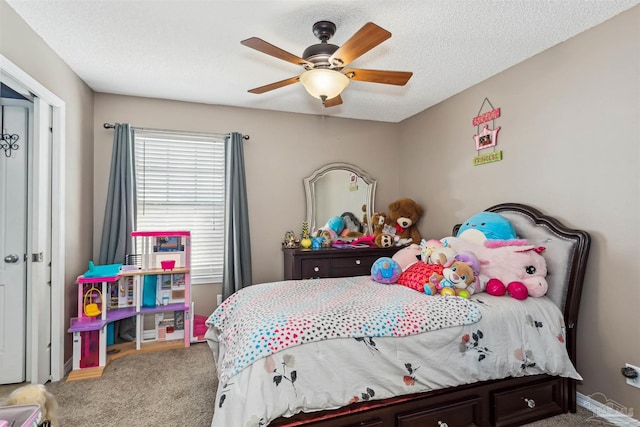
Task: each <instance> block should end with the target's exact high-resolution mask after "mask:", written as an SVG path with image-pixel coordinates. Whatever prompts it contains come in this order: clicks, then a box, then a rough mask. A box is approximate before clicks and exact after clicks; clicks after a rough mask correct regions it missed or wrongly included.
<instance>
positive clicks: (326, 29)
mask: <svg viewBox="0 0 640 427" xmlns="http://www.w3.org/2000/svg"><path fill="white" fill-rule="evenodd" d="M335 32H336V24H334V23H333V22H330V21H318V22H316V23H315V24H313V34H314V35H315V36H316V37H317V38H318V39H319V40H320V43H318V44H314V45H311V46H309V47H308V48H306V49H305V50H304V52H302V57H303V58H304V59H306V60H307V61H309V62H311V63H312V64H313V65H314V68H329V67H330V66H331V64H330V63H329V58H330V57H331V55H333V53H334V52H335V51H336V50H338V46H336V45H334V44H330V43H327V41H328V40H329V39H330V38H331V37H333V35H334V34H335Z"/></svg>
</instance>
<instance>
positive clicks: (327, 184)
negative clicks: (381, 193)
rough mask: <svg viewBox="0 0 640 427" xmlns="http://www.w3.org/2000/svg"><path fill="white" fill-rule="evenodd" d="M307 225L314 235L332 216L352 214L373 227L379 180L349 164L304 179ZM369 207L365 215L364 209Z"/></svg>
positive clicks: (320, 170)
mask: <svg viewBox="0 0 640 427" xmlns="http://www.w3.org/2000/svg"><path fill="white" fill-rule="evenodd" d="M304 190H305V193H306V197H307V222H308V223H309V229H310V230H311V231H313V230H316V229H318V228H320V227H322V226H324V225H325V224H326V223H327V221H328V220H329V218H331V217H332V216H341V215H342V214H344V213H345V212H351V213H352V214H354V215H355V217H356V218H358V219H360V221H362V220H363V219H364V218H366V224H369V223H370V221H369V219H370V218H371V213H372V210H373V206H374V198H375V194H376V180H375V179H373V178H371V176H369V174H368V173H366V172H365V171H363V170H362V169H360V168H359V167H357V166H355V165H352V164H349V163H330V164H328V165H325V166H323V167H321V168H320V169H318V170H316V171H315V172H313V174H311V176H309V177H307V178H305V179H304ZM363 206H364V207H365V211H364V212H363V210H362V208H363Z"/></svg>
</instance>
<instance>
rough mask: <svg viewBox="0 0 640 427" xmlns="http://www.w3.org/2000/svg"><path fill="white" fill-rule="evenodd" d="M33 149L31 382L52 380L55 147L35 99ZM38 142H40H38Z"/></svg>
mask: <svg viewBox="0 0 640 427" xmlns="http://www.w3.org/2000/svg"><path fill="white" fill-rule="evenodd" d="M31 122H32V123H31V124H30V129H33V141H34V143H33V146H34V149H33V150H29V154H30V156H29V163H28V170H29V172H28V174H27V181H29V185H28V190H27V193H28V194H29V196H30V198H29V200H28V202H27V210H28V212H29V213H28V215H27V218H28V223H29V224H30V225H28V226H27V230H28V231H27V254H32V255H31V259H30V260H29V262H30V265H31V268H27V337H29V338H30V341H27V381H30V382H32V383H40V384H44V383H45V382H47V381H48V380H49V379H50V378H51V184H50V182H51V148H52V132H51V128H52V126H53V125H52V110H51V106H50V105H48V104H47V103H46V102H44V101H43V100H42V99H41V98H38V97H34V99H33V120H31ZM35 141H40V142H39V143H36V142H35Z"/></svg>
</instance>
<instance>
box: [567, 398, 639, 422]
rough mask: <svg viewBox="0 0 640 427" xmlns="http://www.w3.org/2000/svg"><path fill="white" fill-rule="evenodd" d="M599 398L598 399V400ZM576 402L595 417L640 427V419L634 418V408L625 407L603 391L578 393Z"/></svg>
mask: <svg viewBox="0 0 640 427" xmlns="http://www.w3.org/2000/svg"><path fill="white" fill-rule="evenodd" d="M596 398H597V400H596ZM576 402H577V404H578V406H580V407H582V408H584V409H586V410H587V411H589V412H591V413H593V416H594V418H595V417H598V418H601V419H604V420H606V421H608V422H609V423H611V425H615V426H620V427H640V421H638V420H636V419H634V418H632V417H633V408H625V407H624V406H622V405H620V404H619V403H617V402H615V401H613V400H611V399H607V397H606V396H605V395H604V394H602V393H593V394H592V395H590V396H585V395H584V394H582V393H576Z"/></svg>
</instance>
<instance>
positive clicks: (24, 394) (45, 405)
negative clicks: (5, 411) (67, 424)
mask: <svg viewBox="0 0 640 427" xmlns="http://www.w3.org/2000/svg"><path fill="white" fill-rule="evenodd" d="M7 405H8V406H15V405H38V406H39V407H40V414H41V416H42V417H41V423H40V424H39V425H41V426H43V425H49V426H51V427H59V426H60V422H59V420H58V402H57V400H56V398H55V397H54V396H53V394H51V393H49V391H48V390H47V388H46V387H45V386H44V385H42V384H27V385H25V386H22V387H19V388H17V389H15V390H14V391H12V392H11V394H10V395H9V399H8V400H7ZM47 423H48V424H47Z"/></svg>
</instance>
